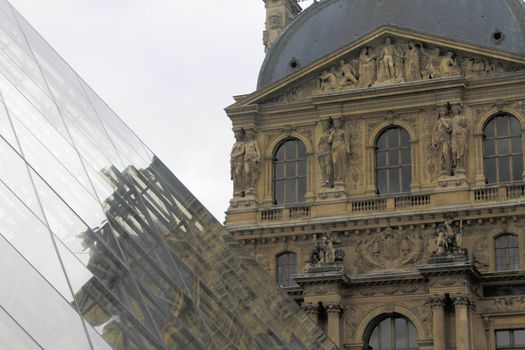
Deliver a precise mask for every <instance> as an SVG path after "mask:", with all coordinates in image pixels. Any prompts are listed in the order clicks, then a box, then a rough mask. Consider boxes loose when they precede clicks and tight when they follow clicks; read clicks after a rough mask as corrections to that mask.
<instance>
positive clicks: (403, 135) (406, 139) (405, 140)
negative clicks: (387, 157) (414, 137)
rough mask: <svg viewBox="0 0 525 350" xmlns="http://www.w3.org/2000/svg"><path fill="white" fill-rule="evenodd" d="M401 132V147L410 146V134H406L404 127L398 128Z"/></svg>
mask: <svg viewBox="0 0 525 350" xmlns="http://www.w3.org/2000/svg"><path fill="white" fill-rule="evenodd" d="M399 130H400V132H401V147H409V146H410V136H409V135H408V132H407V131H406V130H404V129H399Z"/></svg>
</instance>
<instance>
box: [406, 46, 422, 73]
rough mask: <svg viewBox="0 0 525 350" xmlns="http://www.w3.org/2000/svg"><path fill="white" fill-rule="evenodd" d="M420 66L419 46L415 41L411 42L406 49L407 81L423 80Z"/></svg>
mask: <svg viewBox="0 0 525 350" xmlns="http://www.w3.org/2000/svg"><path fill="white" fill-rule="evenodd" d="M419 45H422V44H419ZM420 64H421V61H420V57H419V51H418V49H417V45H416V44H415V43H414V42H413V41H410V42H409V43H408V45H407V46H406V48H405V67H404V68H405V81H416V80H421V67H420Z"/></svg>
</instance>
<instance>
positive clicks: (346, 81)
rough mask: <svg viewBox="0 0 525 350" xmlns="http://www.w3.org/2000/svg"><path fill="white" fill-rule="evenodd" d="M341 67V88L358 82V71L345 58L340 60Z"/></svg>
mask: <svg viewBox="0 0 525 350" xmlns="http://www.w3.org/2000/svg"><path fill="white" fill-rule="evenodd" d="M339 64H340V65H341V67H340V68H339V75H340V78H339V88H344V87H345V86H348V85H355V84H357V78H356V77H355V74H356V71H355V69H354V67H352V65H351V64H350V63H347V62H345V60H341V61H339Z"/></svg>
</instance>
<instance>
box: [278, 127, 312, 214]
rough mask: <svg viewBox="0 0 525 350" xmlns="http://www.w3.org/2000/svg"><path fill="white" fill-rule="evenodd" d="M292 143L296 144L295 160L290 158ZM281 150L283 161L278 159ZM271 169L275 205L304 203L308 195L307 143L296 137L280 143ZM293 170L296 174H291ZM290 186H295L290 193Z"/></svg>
mask: <svg viewBox="0 0 525 350" xmlns="http://www.w3.org/2000/svg"><path fill="white" fill-rule="evenodd" d="M290 142H294V143H295V155H296V157H295V158H289V152H288V146H287V145H288V144H289V143H290ZM283 147H284V148H283ZM281 150H283V155H284V159H283V160H279V159H278V156H279V152H280V151H281ZM271 167H272V201H273V204H277V205H281V204H283V205H286V204H295V203H304V202H305V201H306V196H307V193H308V156H307V148H306V145H305V143H304V142H303V141H302V140H300V139H299V138H295V137H289V138H286V139H284V140H282V141H281V142H279V143H278V144H277V146H276V147H275V149H274V150H273V152H272V161H271ZM292 168H294V171H295V172H292V173H291V172H290V171H291V170H292ZM292 184H293V185H292ZM288 186H294V189H293V190H292V191H289V189H290V188H289V187H288ZM280 191H282V194H280Z"/></svg>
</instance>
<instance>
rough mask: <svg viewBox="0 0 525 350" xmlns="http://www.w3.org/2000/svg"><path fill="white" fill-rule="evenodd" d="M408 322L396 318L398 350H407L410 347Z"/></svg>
mask: <svg viewBox="0 0 525 350" xmlns="http://www.w3.org/2000/svg"><path fill="white" fill-rule="evenodd" d="M407 326H408V325H407V321H406V320H405V319H402V318H396V320H395V328H396V350H397V349H406V348H407V347H408V332H407V331H408V327H407Z"/></svg>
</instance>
